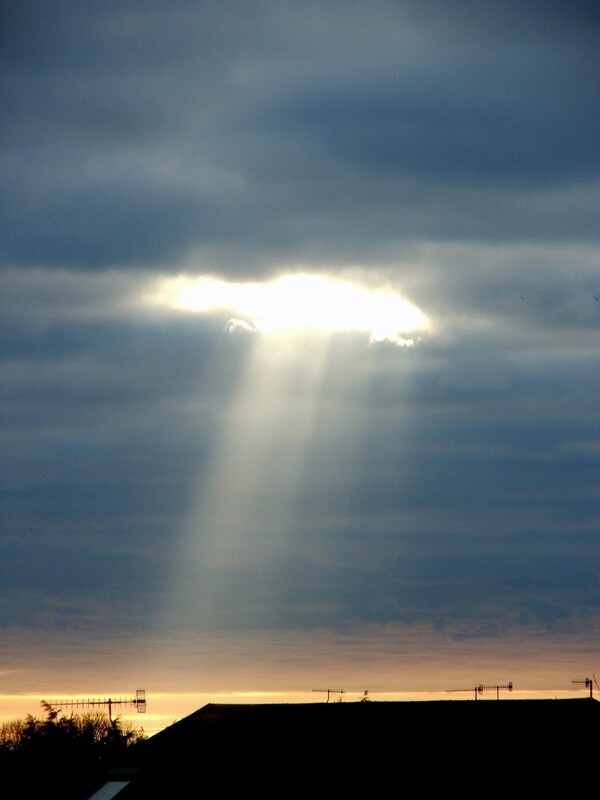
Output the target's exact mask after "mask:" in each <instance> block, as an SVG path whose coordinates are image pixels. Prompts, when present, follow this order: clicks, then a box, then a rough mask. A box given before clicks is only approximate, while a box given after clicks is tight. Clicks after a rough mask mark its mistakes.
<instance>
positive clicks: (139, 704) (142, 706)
mask: <svg viewBox="0 0 600 800" xmlns="http://www.w3.org/2000/svg"><path fill="white" fill-rule="evenodd" d="M44 702H45V701H44ZM46 705H48V706H51V707H52V708H56V706H67V707H69V708H82V707H86V708H89V707H90V706H108V719H109V720H110V724H111V725H114V724H115V723H114V721H113V718H112V707H113V706H116V705H119V706H120V705H126V706H135V707H136V708H137V712H138V714H145V713H146V690H145V689H136V692H135V697H132V698H130V699H128V700H122V699H121V698H119V699H115V700H113V698H112V697H109V698H107V699H105V700H103V699H95V698H94V699H92V698H88V699H86V700H81V699H79V700H55V701H52V702H51V703H46Z"/></svg>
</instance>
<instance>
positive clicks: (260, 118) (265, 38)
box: [1, 2, 600, 272]
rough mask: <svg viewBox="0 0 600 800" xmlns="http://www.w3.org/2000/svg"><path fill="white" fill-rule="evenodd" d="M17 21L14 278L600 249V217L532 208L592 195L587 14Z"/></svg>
mask: <svg viewBox="0 0 600 800" xmlns="http://www.w3.org/2000/svg"><path fill="white" fill-rule="evenodd" d="M571 5H573V4H571ZM342 8H343V11H342ZM584 12H585V13H584ZM3 14H4V18H5V24H4V26H3V29H4V33H3V46H2V62H1V63H2V69H3V79H2V100H3V107H4V110H5V113H4V121H3V130H4V133H3V141H4V146H3V150H4V155H3V159H2V172H1V178H2V183H3V185H4V188H5V197H6V198H9V200H8V202H7V206H6V209H5V213H4V214H3V220H4V222H3V230H2V242H3V246H2V252H1V255H2V258H3V259H4V260H5V261H8V262H15V263H22V264H41V263H47V264H50V265H66V264H69V265H72V266H76V267H85V266H87V267H102V266H106V265H113V264H116V263H128V264H144V265H149V264H154V265H156V266H157V267H159V266H162V265H163V264H164V263H165V261H167V262H173V261H178V260H180V259H183V258H185V256H186V255H187V254H188V253H190V252H192V251H198V252H200V253H204V254H205V256H206V257H208V258H210V259H212V260H213V261H214V262H217V263H219V264H220V265H221V267H222V268H225V264H227V262H228V261H229V263H228V264H227V268H228V269H229V270H232V271H236V270H237V271H241V272H243V271H244V270H245V269H246V268H247V267H246V265H247V264H248V263H251V264H252V268H253V269H256V267H257V265H258V264H259V263H260V261H261V259H262V262H263V264H264V263H268V262H269V261H271V262H272V261H273V260H276V259H277V258H281V257H282V256H284V255H285V257H286V258H288V259H289V258H290V256H291V257H295V258H307V257H308V258H315V257H317V258H318V257H329V258H344V257H348V255H349V254H350V253H359V254H360V255H361V256H362V257H366V256H367V253H368V252H369V251H370V252H371V257H373V250H374V249H375V248H376V249H377V250H378V251H382V250H383V249H385V246H386V244H387V245H388V246H391V245H394V244H397V242H398V240H400V241H401V240H402V239H409V240H411V239H414V238H415V237H416V238H419V237H422V236H427V237H433V238H438V239H448V238H450V239H455V240H461V239H470V238H482V239H488V238H489V239H492V240H494V239H498V238H505V237H506V236H507V235H510V236H516V237H517V238H529V237H532V236H533V237H536V236H539V235H541V233H542V231H543V232H544V233H547V232H548V230H551V231H552V233H553V235H554V236H558V237H561V236H562V237H564V236H566V235H567V234H568V231H569V230H572V225H573V223H574V222H575V220H577V225H578V227H579V229H580V233H582V234H583V235H584V236H587V237H589V238H593V239H595V238H596V236H597V226H595V224H594V223H595V219H594V215H593V212H592V211H591V210H590V209H589V208H588V209H587V210H586V209H585V207H584V208H582V207H581V206H580V205H578V206H577V208H574V207H573V204H572V203H571V202H569V198H568V197H565V198H563V201H562V202H561V204H560V206H559V207H558V208H556V209H553V208H548V207H547V206H545V205H544V203H543V202H542V198H541V197H540V196H539V192H540V191H543V190H548V189H550V188H552V187H557V186H561V187H566V186H575V185H577V184H579V183H582V184H586V183H589V182H590V181H591V180H593V179H594V178H595V177H596V176H597V173H598V163H599V155H598V153H599V149H598V141H597V136H595V135H594V130H595V128H596V125H595V121H596V119H597V107H598V89H597V84H596V81H595V75H596V74H597V73H598V67H599V66H600V65H599V64H598V50H597V46H596V45H597V36H596V33H597V30H598V29H597V25H594V21H595V20H594V19H593V14H592V12H590V10H589V9H587V7H585V6H581V7H580V6H578V5H577V4H575V5H574V7H573V8H571V7H569V8H566V7H565V6H563V5H562V4H550V5H549V6H548V7H546V5H545V4H537V3H533V4H524V5H523V4H520V5H519V6H518V7H516V6H515V7H511V6H510V4H509V6H508V8H507V9H505V10H499V9H498V8H497V7H496V5H495V4H476V5H473V4H469V3H465V4H458V5H453V9H452V11H451V12H449V11H448V10H447V9H445V7H444V6H443V5H442V4H438V3H425V4H423V7H421V5H420V4H411V3H408V4H395V3H378V4H377V11H376V12H375V13H370V12H368V11H367V9H366V8H365V7H364V6H362V5H361V4H349V5H346V4H345V5H343V7H342V6H340V5H339V4H337V3H334V4H327V3H326V4H317V5H314V4H310V3H309V4H302V5H298V4H294V3H281V4H273V3H258V4H250V5H248V4H241V5H240V4H236V3H221V4H214V3H201V4H194V3H191V4H190V3H185V2H183V3H181V2H180V3H173V4H169V5H165V4H162V3H150V4H148V3H143V4H139V3H127V4H108V5H106V4H103V5H98V4H89V3H81V4H77V5H76V6H74V5H73V4H71V3H58V4H56V5H53V6H52V8H49V7H48V8H46V7H44V6H43V5H40V4H39V3H22V4H9V5H8V7H7V8H6V9H5V10H4V12H3ZM340 15H342V18H340ZM590 16H592V18H590ZM596 22H597V21H596ZM515 34H516V35H515ZM466 190H468V191H466ZM523 194H525V195H526V197H525V198H524V199H521V196H522V195H523ZM522 202H526V203H527V204H528V205H531V210H529V211H528V213H527V223H526V224H525V225H524V224H523V211H522V209H518V206H519V205H520V203H522ZM515 204H516V208H515ZM536 216H537V220H536V219H535V217H536ZM334 253H335V254H336V255H335V256H334V255H333V254H334ZM242 255H243V261H241V259H240V257H241V256H242Z"/></svg>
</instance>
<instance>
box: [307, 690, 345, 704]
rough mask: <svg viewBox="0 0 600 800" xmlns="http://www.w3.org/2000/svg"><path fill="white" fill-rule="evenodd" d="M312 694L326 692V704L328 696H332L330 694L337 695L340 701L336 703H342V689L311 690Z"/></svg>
mask: <svg viewBox="0 0 600 800" xmlns="http://www.w3.org/2000/svg"><path fill="white" fill-rule="evenodd" d="M313 692H327V700H326V701H325V702H326V703H328V702H329V695H332V694H339V695H340V699H339V701H338V702H340V703H341V702H342V695H343V694H344V690H343V689H313Z"/></svg>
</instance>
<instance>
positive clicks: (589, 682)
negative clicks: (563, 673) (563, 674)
mask: <svg viewBox="0 0 600 800" xmlns="http://www.w3.org/2000/svg"><path fill="white" fill-rule="evenodd" d="M571 683H583V684H584V686H585V688H586V689H589V690H590V697H592V696H593V695H592V692H593V687H594V685H593V683H592V679H591V678H584V680H582V681H571Z"/></svg>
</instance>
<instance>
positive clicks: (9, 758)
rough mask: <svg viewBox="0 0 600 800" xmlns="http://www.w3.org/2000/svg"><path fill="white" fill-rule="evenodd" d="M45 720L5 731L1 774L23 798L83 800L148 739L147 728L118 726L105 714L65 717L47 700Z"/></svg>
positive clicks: (1, 729)
mask: <svg viewBox="0 0 600 800" xmlns="http://www.w3.org/2000/svg"><path fill="white" fill-rule="evenodd" d="M41 705H42V709H43V710H44V712H45V719H38V718H37V717H34V716H32V715H31V714H30V715H28V716H27V717H26V718H25V719H24V720H14V721H12V722H8V723H4V724H3V725H1V726H0V774H2V778H3V783H4V785H10V784H11V780H12V781H17V782H18V785H19V786H20V788H21V790H20V796H21V797H23V798H29V797H31V798H34V797H35V798H42V797H53V796H60V797H61V799H62V800H80V799H81V798H82V797H85V796H86V793H87V792H89V791H91V790H92V789H93V788H94V786H96V785H97V784H98V781H99V780H100V779H101V778H102V776H104V775H105V774H106V772H107V771H108V770H109V769H110V768H111V767H112V766H114V765H117V764H118V763H119V760H120V759H121V758H122V757H123V755H124V754H125V752H126V750H127V748H128V747H130V746H131V745H132V744H136V743H138V742H140V741H143V740H144V739H146V736H145V734H144V732H143V730H142V729H135V728H134V727H133V726H132V725H130V724H124V723H122V722H121V720H120V719H119V718H117V719H116V720H113V721H112V722H111V721H110V720H109V718H108V717H107V716H106V715H105V714H102V713H100V712H96V713H93V714H77V715H76V714H70V715H68V716H67V715H64V714H61V709H56V708H53V707H52V706H51V705H50V704H48V703H47V702H46V701H42V704H41Z"/></svg>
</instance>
